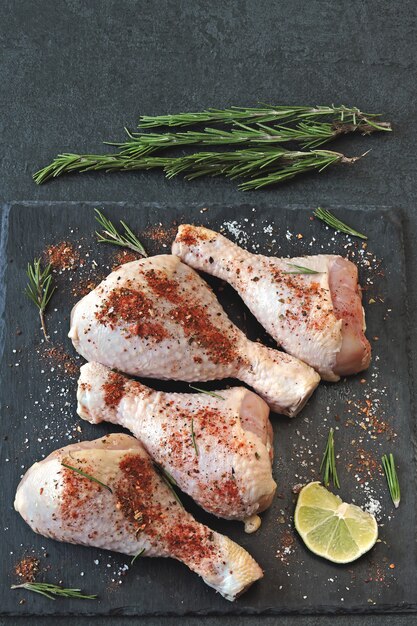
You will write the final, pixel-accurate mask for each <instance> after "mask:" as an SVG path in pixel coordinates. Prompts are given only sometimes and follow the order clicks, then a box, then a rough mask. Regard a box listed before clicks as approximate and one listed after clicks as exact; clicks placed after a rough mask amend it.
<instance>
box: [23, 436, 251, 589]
mask: <svg viewBox="0 0 417 626" xmlns="http://www.w3.org/2000/svg"><path fill="white" fill-rule="evenodd" d="M70 468H76V469H78V470H81V471H82V472H84V474H87V477H86V476H83V475H81V474H80V473H77V472H76V471H74V469H70ZM91 478H94V479H95V481H96V482H94V481H93V480H91ZM97 481H99V482H97ZM15 509H16V510H17V511H18V512H19V513H20V514H21V516H22V517H23V519H24V520H25V521H26V522H27V523H28V524H29V526H30V527H31V528H32V529H33V530H34V531H35V532H37V533H40V534H41V535H44V536H45V537H50V538H52V539H57V540H58V541H65V542H69V543H76V544H81V545H86V546H95V547H97V548H102V549H105V550H113V551H116V552H121V553H122V554H127V555H129V556H135V555H138V554H140V555H141V556H149V557H172V558H174V559H177V560H178V561H181V562H182V563H184V564H185V565H187V567H189V568H190V569H191V570H192V571H194V572H196V573H197V574H198V575H199V576H201V577H202V578H203V580H204V582H205V583H207V585H209V586H210V587H213V588H214V589H216V590H217V591H218V592H219V593H221V594H222V595H223V596H224V597H225V598H226V599H227V600H234V599H235V598H236V597H237V596H238V595H240V594H241V593H243V592H244V591H245V590H246V589H247V588H248V587H249V586H250V585H251V584H252V583H253V582H255V581H256V580H258V579H259V578H261V577H262V575H263V574H262V570H261V568H260V567H259V565H258V564H257V563H256V562H255V561H254V559H253V558H252V557H251V556H250V555H249V554H248V553H247V552H246V551H245V550H244V549H243V548H241V547H240V546H239V545H237V544H236V543H234V542H233V541H231V540H230V539H228V538H227V537H225V536H224V535H221V534H219V533H217V532H214V531H212V530H210V529H209V528H208V527H207V526H204V525H203V524H200V523H198V522H196V521H195V519H194V518H193V517H192V516H191V515H190V514H189V513H187V511H185V509H184V508H183V507H182V506H181V505H180V504H179V503H178V502H177V500H176V499H175V497H174V495H173V493H172V491H171V489H170V487H169V486H168V485H167V483H166V481H165V480H164V479H163V478H162V477H161V476H160V475H159V474H158V473H157V471H156V470H155V467H154V465H153V463H152V461H151V459H150V457H149V456H148V454H147V453H146V452H145V450H144V448H143V447H142V445H141V444H140V443H139V442H138V441H137V440H136V439H135V438H133V437H130V436H129V435H120V434H117V435H116V434H114V435H108V436H107V437H103V438H101V439H97V440H95V441H85V442H83V443H77V444H72V445H70V446H66V447H65V448H61V449H60V450H56V451H55V452H53V453H52V454H50V455H49V456H48V457H47V458H46V459H44V460H42V461H40V462H39V463H35V464H34V465H33V466H32V467H31V468H30V469H29V470H28V471H27V472H26V474H25V476H24V477H23V479H22V481H21V483H20V484H19V486H18V489H17V493H16V499H15Z"/></svg>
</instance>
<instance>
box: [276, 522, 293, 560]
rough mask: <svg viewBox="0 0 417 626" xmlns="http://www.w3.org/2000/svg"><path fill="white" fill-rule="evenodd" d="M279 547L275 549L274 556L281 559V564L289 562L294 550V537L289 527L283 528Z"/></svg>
mask: <svg viewBox="0 0 417 626" xmlns="http://www.w3.org/2000/svg"><path fill="white" fill-rule="evenodd" d="M280 544H281V545H280V548H279V549H278V550H277V551H276V554H275V556H276V558H277V559H279V560H280V561H281V563H282V564H283V565H289V564H290V560H291V559H290V557H291V555H292V554H293V552H294V551H295V547H296V545H295V537H294V533H293V532H291V530H290V529H287V528H286V529H285V530H284V532H283V533H282V535H281V536H280Z"/></svg>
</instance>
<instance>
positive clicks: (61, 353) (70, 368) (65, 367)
mask: <svg viewBox="0 0 417 626" xmlns="http://www.w3.org/2000/svg"><path fill="white" fill-rule="evenodd" d="M40 354H41V356H42V357H43V358H44V359H47V360H48V361H49V362H50V363H51V364H53V365H54V366H55V367H56V369H57V370H58V372H59V373H62V374H67V375H68V376H72V377H75V376H78V374H79V367H80V365H79V362H78V361H77V359H76V358H75V357H73V356H71V355H70V354H67V352H65V350H64V348H63V347H62V346H59V345H56V346H52V347H51V348H49V347H48V346H46V345H45V349H44V350H43V351H41V352H40Z"/></svg>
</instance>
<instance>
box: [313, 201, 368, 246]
mask: <svg viewBox="0 0 417 626" xmlns="http://www.w3.org/2000/svg"><path fill="white" fill-rule="evenodd" d="M313 214H314V216H315V217H318V218H319V220H321V221H322V222H324V223H325V224H327V226H330V227H331V228H334V229H335V230H338V231H340V232H342V233H346V234H347V235H351V236H352V237H359V238H360V239H368V237H367V236H366V235H363V234H362V233H359V232H358V231H357V230H355V229H354V228H351V227H350V226H348V225H347V224H345V223H344V222H341V221H340V220H339V219H337V217H335V216H334V215H333V213H330V211H328V210H327V209H322V208H320V207H318V208H317V209H316V210H315V211H314V213H313Z"/></svg>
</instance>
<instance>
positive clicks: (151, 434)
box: [77, 363, 276, 532]
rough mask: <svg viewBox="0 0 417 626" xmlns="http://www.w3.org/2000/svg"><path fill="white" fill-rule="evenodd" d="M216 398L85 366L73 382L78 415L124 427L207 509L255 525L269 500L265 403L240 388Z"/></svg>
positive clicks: (249, 527) (269, 444)
mask: <svg viewBox="0 0 417 626" xmlns="http://www.w3.org/2000/svg"><path fill="white" fill-rule="evenodd" d="M218 393H219V394H221V398H220V397H213V396H209V395H207V394H203V393H163V392H161V391H154V390H153V389H150V388H149V387H145V386H144V385H142V384H140V383H138V382H135V381H133V380H129V379H128V378H126V377H125V376H121V375H120V374H117V373H115V372H112V371H111V370H109V369H107V368H106V367H104V365H99V364H98V363H86V364H85V365H83V366H82V368H81V375H80V379H79V381H78V393H77V399H78V409H77V410H78V414H79V415H80V417H82V418H84V419H86V420H88V421H89V422H92V423H94V424H97V423H99V422H101V421H103V420H105V421H107V422H112V423H113V424H119V425H120V426H124V427H125V428H127V429H129V430H130V431H131V432H132V433H133V434H134V435H135V436H136V437H137V438H138V439H139V440H140V441H141V443H142V444H143V445H144V447H145V448H146V450H147V452H148V453H149V454H150V455H151V457H152V458H153V459H154V460H155V461H156V462H157V463H158V464H159V465H161V466H162V467H163V469H164V470H166V471H167V472H168V473H169V474H170V475H171V476H172V477H173V478H174V480H175V482H176V484H177V485H178V486H179V487H180V489H182V491H184V492H185V493H188V495H190V496H191V497H192V498H194V500H195V501H196V502H197V503H198V504H199V505H200V506H202V507H203V508H204V509H206V511H209V512H210V513H213V514H214V515H217V516H218V517H225V518H227V519H238V520H243V521H245V522H246V523H245V528H246V530H247V531H248V532H251V531H253V530H256V528H257V527H258V526H259V524H260V518H259V517H258V516H257V513H260V512H262V511H264V510H265V509H266V508H268V507H269V505H270V504H271V502H272V498H273V497H274V493H275V489H276V484H275V481H274V480H273V478H272V468H271V458H272V438H273V432H272V427H271V423H270V421H269V419H268V416H269V408H268V405H267V404H266V403H265V402H264V401H263V400H262V399H261V398H259V397H258V396H257V395H255V394H254V393H252V391H249V390H248V389H246V388H245V387H233V388H232V389H227V390H224V391H221V392H218Z"/></svg>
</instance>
